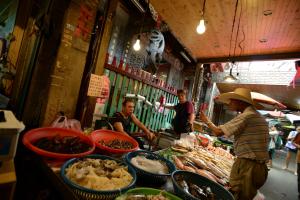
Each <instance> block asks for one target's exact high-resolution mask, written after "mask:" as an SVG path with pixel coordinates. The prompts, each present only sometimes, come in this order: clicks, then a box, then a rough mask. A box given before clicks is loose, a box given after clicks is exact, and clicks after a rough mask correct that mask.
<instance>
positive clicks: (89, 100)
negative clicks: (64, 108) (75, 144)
mask: <svg viewBox="0 0 300 200" xmlns="http://www.w3.org/2000/svg"><path fill="white" fill-rule="evenodd" d="M118 2H119V0H111V1H109V2H108V3H109V5H108V11H107V15H106V18H105V24H104V29H103V33H102V36H101V42H100V45H99V46H100V47H99V51H98V55H97V58H96V67H95V71H94V73H95V74H97V75H102V74H103V72H104V66H105V58H106V53H107V50H108V47H109V42H110V38H111V32H112V28H113V21H114V17H115V13H116V9H117V5H118ZM87 84H88V83H87ZM87 87H88V85H85V86H83V88H82V89H81V90H80V91H81V92H82V91H83V92H84V93H81V95H84V96H83V97H81V98H80V99H79V100H78V102H77V112H76V118H78V119H80V122H81V124H82V125H83V127H85V126H91V125H92V120H93V113H94V109H95V104H96V98H95V97H88V96H86V95H87V94H86V91H87Z"/></svg>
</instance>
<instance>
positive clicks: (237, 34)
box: [233, 1, 243, 56]
mask: <svg viewBox="0 0 300 200" xmlns="http://www.w3.org/2000/svg"><path fill="white" fill-rule="evenodd" d="M242 11H243V1H242V2H241V10H240V16H239V22H238V28H237V32H236V37H235V44H234V51H233V56H235V50H236V44H237V40H238V36H239V30H240V23H241V18H242Z"/></svg>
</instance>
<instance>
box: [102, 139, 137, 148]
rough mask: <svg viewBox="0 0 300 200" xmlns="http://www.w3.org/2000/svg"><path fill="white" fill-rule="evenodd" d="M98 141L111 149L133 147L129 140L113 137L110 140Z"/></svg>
mask: <svg viewBox="0 0 300 200" xmlns="http://www.w3.org/2000/svg"><path fill="white" fill-rule="evenodd" d="M99 143H100V144H102V145H104V146H107V147H110V148H112V149H132V148H133V144H132V143H131V142H128V141H124V140H119V139H114V140H110V141H104V140H100V141H99Z"/></svg>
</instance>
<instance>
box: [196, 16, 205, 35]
mask: <svg viewBox="0 0 300 200" xmlns="http://www.w3.org/2000/svg"><path fill="white" fill-rule="evenodd" d="M196 30H197V33H198V34H203V33H204V32H205V24H204V19H203V18H202V19H201V20H200V22H199V24H198V26H197V29H196Z"/></svg>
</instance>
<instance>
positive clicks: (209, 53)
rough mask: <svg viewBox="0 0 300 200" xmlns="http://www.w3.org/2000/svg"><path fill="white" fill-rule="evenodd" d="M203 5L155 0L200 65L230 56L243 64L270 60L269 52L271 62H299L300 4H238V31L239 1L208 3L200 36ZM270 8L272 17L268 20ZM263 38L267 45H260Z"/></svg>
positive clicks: (280, 0) (265, 0) (293, 0)
mask: <svg viewBox="0 0 300 200" xmlns="http://www.w3.org/2000/svg"><path fill="white" fill-rule="evenodd" d="M203 1H204V0H184V1H183V0H151V1H150V3H151V4H152V5H153V6H154V8H155V10H156V11H157V12H158V13H159V14H160V15H161V17H162V19H163V20H164V21H165V22H166V23H167V24H168V26H169V28H170V31H171V32H172V33H173V34H174V35H175V37H176V38H177V39H178V40H179V42H180V43H181V44H182V45H183V46H184V47H186V48H187V50H188V51H189V53H191V55H192V56H193V57H195V58H197V59H198V60H199V61H203V62H210V61H212V60H215V61H226V60H228V56H229V54H230V56H231V57H240V58H245V59H244V60H253V59H256V60H258V59H262V58H263V59H270V58H271V57H270V56H269V55H270V54H272V55H273V57H272V58H280V59H284V58H300V0H238V6H237V9H236V10H237V12H236V19H235V23H234V28H233V31H232V25H233V20H234V15H235V8H236V2H237V0H206V6H205V15H204V18H205V20H206V32H205V33H204V34H203V35H198V34H197V33H196V27H197V25H198V23H199V20H200V16H201V10H202V5H203ZM267 10H270V11H271V12H272V14H271V15H268V16H265V15H264V11H267ZM231 34H232V39H231ZM264 39H266V40H267V41H266V42H260V40H264ZM257 55H263V56H257ZM265 55H267V56H265ZM274 55H277V57H276V56H274ZM253 56H257V57H253ZM236 60H238V59H236ZM240 60H243V59H240Z"/></svg>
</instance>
